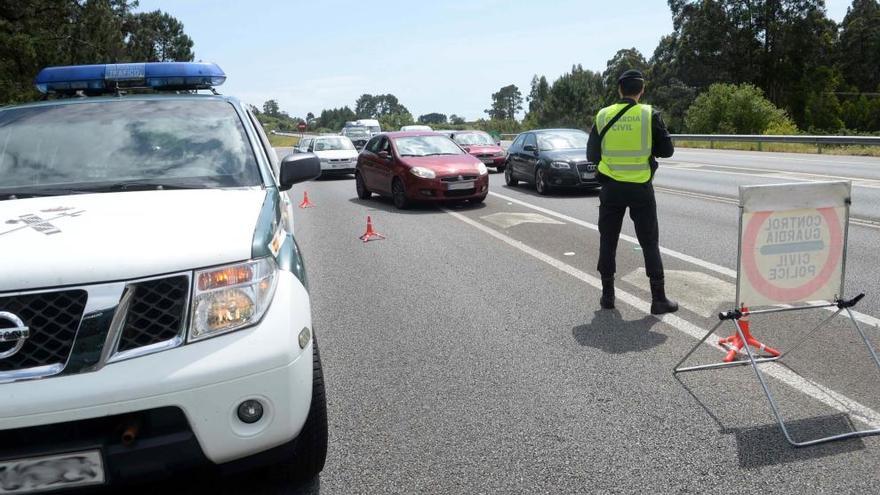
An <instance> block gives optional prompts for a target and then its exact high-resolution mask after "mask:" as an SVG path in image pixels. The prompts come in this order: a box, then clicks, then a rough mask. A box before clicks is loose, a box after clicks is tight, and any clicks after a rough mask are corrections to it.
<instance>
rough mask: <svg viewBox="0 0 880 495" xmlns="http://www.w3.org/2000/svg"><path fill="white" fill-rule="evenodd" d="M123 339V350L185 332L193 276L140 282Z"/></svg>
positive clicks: (162, 340) (121, 342)
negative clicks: (184, 325) (184, 326)
mask: <svg viewBox="0 0 880 495" xmlns="http://www.w3.org/2000/svg"><path fill="white" fill-rule="evenodd" d="M130 288H131V289H133V290H134V294H133V296H132V301H131V306H129V308H128V313H127V315H126V318H125V325H124V326H123V328H122V336H121V338H120V339H119V347H118V350H119V351H128V350H131V349H137V348H138V347H143V346H147V345H151V344H157V343H159V342H165V341H167V340H171V339H173V338H174V337H176V336H178V335H180V334H181V332H182V330H183V322H184V319H185V318H184V316H185V313H184V312H185V311H186V306H187V297H188V293H189V278H188V277H186V276H183V275H181V276H177V277H169V278H161V279H157V280H148V281H145V282H138V283H136V284H132V285H131V286H130Z"/></svg>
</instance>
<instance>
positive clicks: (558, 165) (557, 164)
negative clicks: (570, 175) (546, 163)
mask: <svg viewBox="0 0 880 495" xmlns="http://www.w3.org/2000/svg"><path fill="white" fill-rule="evenodd" d="M550 166H551V167H553V168H571V165H569V164H568V162H550Z"/></svg>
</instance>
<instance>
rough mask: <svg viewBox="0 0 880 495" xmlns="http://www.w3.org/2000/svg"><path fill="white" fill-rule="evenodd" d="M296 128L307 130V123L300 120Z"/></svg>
mask: <svg viewBox="0 0 880 495" xmlns="http://www.w3.org/2000/svg"><path fill="white" fill-rule="evenodd" d="M296 128H297V129H299V130H301V131H304V130H306V123H305V122H300V123H299V124H297V125H296Z"/></svg>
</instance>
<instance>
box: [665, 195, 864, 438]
mask: <svg viewBox="0 0 880 495" xmlns="http://www.w3.org/2000/svg"><path fill="white" fill-rule="evenodd" d="M851 191H852V184H851V183H850V182H844V181H837V182H811V183H798V184H777V185H767V186H741V187H740V188H739V208H740V221H739V225H740V229H739V230H740V232H739V243H738V245H739V259H738V261H737V268H738V270H737V277H736V280H737V283H736V308H735V309H733V310H730V311H726V312H723V313H720V314H719V315H718V323H716V324H715V326H713V327H712V329H711V330H709V332H708V333H706V335H705V336H704V337H703V338H702V339H700V341H699V342H697V344H696V345H695V346H694V347H693V348H692V349H691V350H690V351H689V352H688V353H687V354H686V355H685V356H684V357H683V358H682V359H681V361H679V362H678V364H676V365H675V367H674V368H673V373H682V372H685V371H698V370H707V369H719V368H729V367H732V366H742V365H751V366H752V369H753V370H754V372H755V376H756V377H757V378H758V382H759V383H760V385H761V388H762V389H763V390H764V395H765V396H766V397H767V401H768V402H769V403H770V409H772V411H773V415H774V416H775V417H776V421H777V422H778V423H779V428H780V429H781V430H782V433H783V434H784V435H785V438H786V440H788V442H789V443H791V444H792V445H794V446H796V447H804V446H808V445H816V444H819V443H823V442H829V441H832V440H840V439H843V438H851V437H859V436H865V435H875V434H878V433H880V428H875V429H869V430H853V431H850V432H846V433H841V434H837V435H830V436H826V437H822V438H815V439H812V440H803V441H796V440H794V439H793V438H792V436H791V435H790V434H789V431H788V428H787V427H786V425H785V421H784V420H783V419H782V414H781V413H780V411H779V408H778V407H777V402H776V400H775V399H774V398H773V395H772V394H771V392H770V388H769V387H768V386H767V382H766V379H765V378H764V374H763V372H762V371H761V369H760V368H759V366H758V364H759V363H766V362H770V361H778V360H781V359H783V358H784V357H785V356H786V355H787V354H788V353H790V352H792V351H793V350H795V349H796V348H798V347H800V346H801V344H803V343H805V342H806V341H807V340H808V339H809V338H810V337H812V336H813V335H814V334H816V333H817V332H818V331H819V330H821V329H822V328H823V327H824V326H825V324H826V323H828V322H829V321H831V320H832V319H833V318H835V317H836V316H837V315H839V314H841V313H843V312H844V311H845V312H846V313H847V316H849V320H850V322H851V323H852V325H853V328H854V329H855V330H856V333H857V334H858V335H859V336H860V337H861V339H862V341H863V342H864V344H865V346H866V347H867V348H868V352H869V354H870V356H871V358H872V359H873V361H874V364H876V365H877V367H878V368H880V358H878V357H877V353H876V352H875V351H874V348H873V346H872V345H871V342H870V341H869V340H868V337H867V336H866V335H865V332H864V331H862V329H861V327H860V326H859V322H858V321H856V319H855V317H854V316H853V313H852V310H851V309H850V308H852V307H853V306H855V305H856V304H857V303H858V302H859V301H860V300H861V299H862V298H863V297H864V294H859V295H858V296H856V297H854V298H852V299H844V298H843V289H844V276H845V274H846V240H847V226H848V224H849V207H850V203H851V201H850V194H851ZM817 301H819V302H817ZM822 301H824V302H822ZM805 303H806V304H805ZM746 306H750V307H755V306H772V307H771V308H769V309H762V310H757V311H753V310H749V309H746ZM817 308H837V311H836V312H834V314H832V315H831V316H829V317H828V318H825V319H824V320H823V321H822V322H821V323H819V324H818V325H816V326H815V327H814V328H813V329H811V330H809V331H807V332H805V333H803V335H802V336H801V338H800V339H799V340H798V341H797V342H796V343H795V344H793V345H791V346H790V347H789V349H788V350H787V351H784V352H782V353H779V352H778V351H776V350H775V349H772V348H767V347H766V346H765V345H764V344H762V343H761V342H760V341H758V340H757V339H754V338H753V337H752V336H751V334H750V332H749V324H748V318H749V316H759V315H766V314H771V313H788V312H793V311H808V310H815V309H817ZM725 321H731V322H733V324H734V327H735V333H734V334H733V336H731V337H728V338H725V339H720V340H719V343H731V342H732V343H733V344H734V345H733V347H732V348H729V352H728V354H727V356H726V357H725V358H724V362H721V363H713V364H704V365H699V366H690V367H686V368H683V367H682V366H681V365H682V364H684V362H685V361H686V360H687V359H688V358H689V357H690V356H691V355H692V354H693V353H694V351H696V350H697V348H698V347H699V346H700V345H702V344H703V342H706V340H707V339H708V338H709V337H710V336H711V335H713V334H714V333H715V331H716V330H717V329H718V328H719V327H720V326H721V325H722V324H723V323H724V322H725ZM750 347H755V348H756V351H754V352H753V351H752V350H751V348H750ZM741 349H742V350H744V351H745V354H746V358H747V359H745V360H739V361H734V359H735V357H736V355H737V354H738V353H739V351H740V350H741ZM757 352H767V353H768V354H769V355H766V356H756V355H755V354H756V353H757Z"/></svg>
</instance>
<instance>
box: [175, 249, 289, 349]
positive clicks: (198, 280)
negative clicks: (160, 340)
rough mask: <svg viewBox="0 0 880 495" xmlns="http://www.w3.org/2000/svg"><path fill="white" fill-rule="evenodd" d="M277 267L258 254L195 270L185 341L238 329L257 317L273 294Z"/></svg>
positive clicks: (247, 325)
mask: <svg viewBox="0 0 880 495" xmlns="http://www.w3.org/2000/svg"><path fill="white" fill-rule="evenodd" d="M277 270H278V268H277V266H276V265H275V261H274V260H273V259H271V258H262V259H258V260H254V261H248V262H245V263H237V264H234V265H227V266H222V267H217V268H210V269H207V270H199V271H197V272H196V273H195V287H194V288H193V303H192V313H191V315H190V325H189V339H188V340H189V341H190V342H194V341H196V340H202V339H206V338H210V337H215V336H217V335H222V334H225V333H228V332H232V331H234V330H240V329H242V328H247V327H249V326H251V325H254V324H256V323H257V322H259V321H260V319H261V318H262V317H263V315H264V314H265V313H266V310H267V309H269V304H270V303H271V302H272V296H273V295H274V294H275V282H276V272H277Z"/></svg>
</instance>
